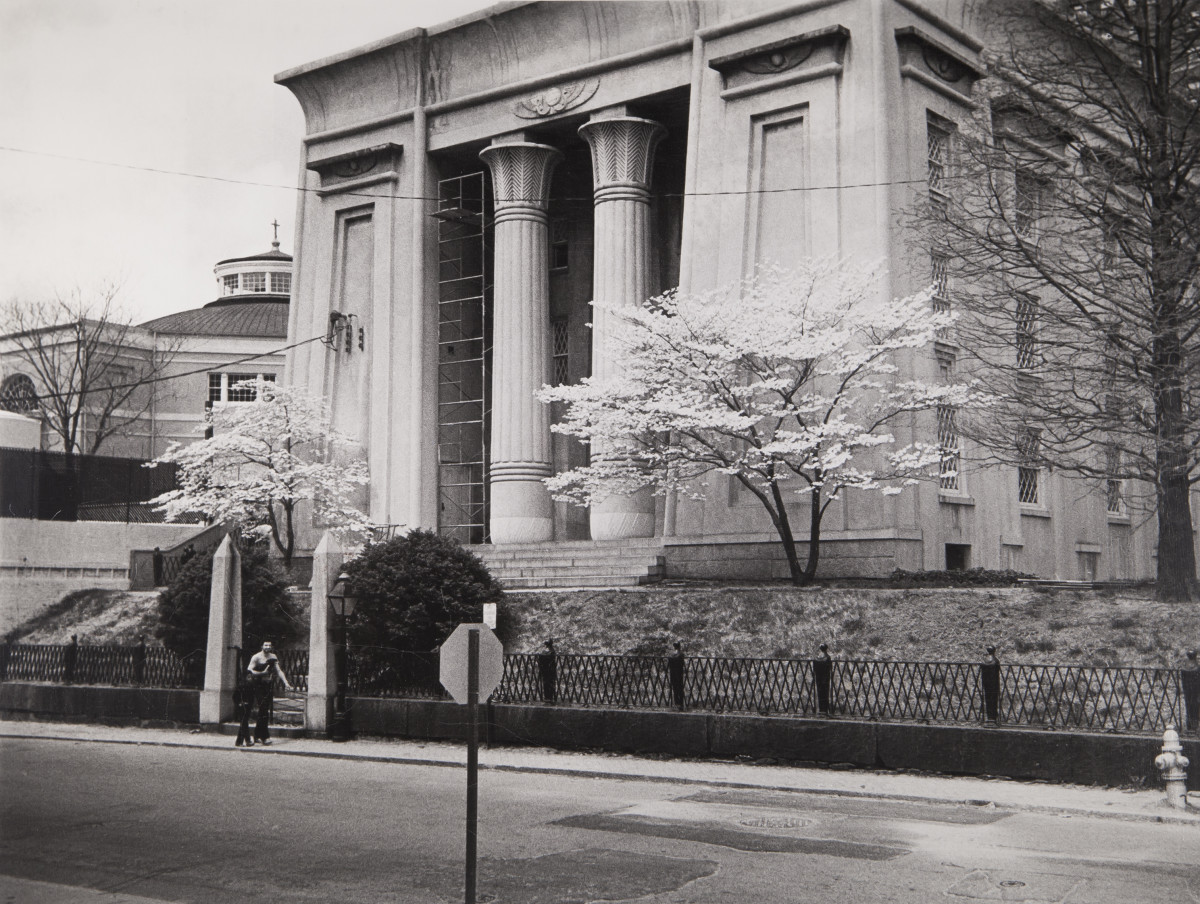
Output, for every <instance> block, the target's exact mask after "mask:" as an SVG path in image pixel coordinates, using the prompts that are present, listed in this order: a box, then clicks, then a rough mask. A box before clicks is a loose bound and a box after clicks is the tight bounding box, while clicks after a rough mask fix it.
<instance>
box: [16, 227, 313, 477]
mask: <svg viewBox="0 0 1200 904" xmlns="http://www.w3.org/2000/svg"><path fill="white" fill-rule="evenodd" d="M213 272H214V274H215V275H216V280H217V287H218V296H217V298H216V299H215V300H214V301H211V302H209V303H208V304H205V305H204V306H203V307H199V308H193V309H190V310H186V311H179V312H176V313H174V314H168V315H166V316H165V317H158V318H156V319H154V320H149V321H147V322H146V323H142V324H138V325H137V326H134V327H130V328H127V329H126V328H120V329H117V330H114V333H116V334H118V335H119V345H118V346H117V347H116V349H115V350H114V351H113V353H112V355H111V358H112V361H113V369H114V370H116V371H119V373H118V374H117V376H116V377H115V378H114V379H118V380H119V379H120V374H122V373H126V372H144V371H143V369H141V368H139V367H138V366H137V365H138V364H139V362H143V361H144V360H145V359H147V358H148V357H150V356H154V355H157V356H160V360H166V361H167V362H168V363H167V364H166V365H165V366H164V367H162V368H161V369H156V370H155V371H154V376H155V381H154V382H153V383H152V384H148V385H146V386H144V387H139V389H138V390H137V392H136V393H135V395H134V396H133V398H132V399H131V406H132V407H131V408H129V410H128V411H126V410H119V411H118V412H117V414H118V415H119V416H120V417H121V419H122V421H124V422H123V423H122V424H121V426H120V429H119V430H118V431H117V432H115V433H113V434H112V435H111V436H109V437H108V438H107V439H105V440H104V442H103V443H102V444H101V446H100V448H99V454H101V455H108V456H116V457H126V458H145V459H149V458H154V457H155V456H157V455H160V454H162V453H163V452H164V451H165V450H166V448H167V446H168V445H170V444H171V443H173V442H178V443H183V444H186V443H189V442H192V441H194V440H196V439H198V438H200V437H201V436H203V422H204V413H205V410H206V408H207V407H208V406H209V405H211V404H214V403H223V402H238V401H245V400H247V399H248V398H249V397H252V395H253V392H252V391H248V390H245V389H241V390H239V389H235V388H231V387H233V386H234V384H236V383H237V382H238V381H240V380H246V379H253V378H256V377H259V376H262V377H263V378H265V379H267V380H276V379H278V378H279V377H280V376H282V374H283V370H284V354H283V352H282V351H281V349H282V348H283V346H284V345H285V344H286V342H287V322H288V299H289V295H290V292H291V279H292V257H291V255H290V254H287V253H285V252H283V251H280V250H279V242H278V241H275V242H273V243H272V247H271V250H270V251H266V252H263V253H261V254H254V255H250V256H247V257H236V258H230V259H228V260H223V261H221V262H220V263H218V264H217V265H216V267H215V268H214V270H213ZM45 332H46V334H47V336H48V337H49V338H42V339H40V340H39V342H38V344H39V345H41V346H42V347H44V348H46V349H47V350H52V349H55V348H58V350H59V351H60V352H62V353H68V352H69V349H70V345H71V342H72V341H74V340H73V334H72V332H71V331H70V330H69V329H63V330H60V331H58V332H56V331H54V330H49V331H45ZM59 334H61V338H59ZM89 334H90V333H89ZM23 345H24V346H26V347H36V346H29V344H28V343H27V342H22V341H21V340H20V338H19V337H17V336H15V335H14V336H0V409H2V410H5V411H10V412H16V413H20V414H24V415H27V416H29V415H33V416H36V411H37V401H36V399H37V395H38V394H39V393H40V392H42V391H44V388H43V387H42V386H40V385H39V383H40V381H39V378H38V374H37V372H36V370H35V369H33V368H31V367H30V366H29V364H28V361H27V358H26V356H25V355H23V354H22V353H21V352H20V351H19V348H20V347H21V346H23ZM66 357H67V358H69V357H70V356H69V354H66ZM93 380H94V381H95V384H96V385H100V383H101V382H102V380H103V378H102V377H101V376H100V375H93ZM64 385H67V384H65V383H64ZM90 420H91V414H89V412H88V411H87V410H85V412H84V417H83V419H82V424H81V429H82V431H83V434H84V436H83V439H82V441H81V444H80V445H81V447H82V448H85V449H86V448H88V447H89V442H88V439H89V435H90V434H89V431H90V430H91V428H90V427H89V424H90ZM42 434H43V435H42V440H41V445H42V447H43V448H46V449H54V448H56V447H57V445H59V444H60V441H56V437H55V434H54V433H53V432H51V431H49V430H47V429H43V430H42ZM0 445H15V443H10V442H8V441H6V440H4V439H3V437H0Z"/></svg>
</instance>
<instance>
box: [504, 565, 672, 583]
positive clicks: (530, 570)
mask: <svg viewBox="0 0 1200 904" xmlns="http://www.w3.org/2000/svg"><path fill="white" fill-rule="evenodd" d="M491 572H492V576H493V577H495V578H497V579H498V580H503V579H505V578H525V577H542V576H544V577H558V576H569V575H577V576H579V577H580V578H594V577H600V576H603V575H611V576H613V577H628V576H631V575H645V576H647V577H662V574H663V566H662V564H661V563H658V562H655V563H653V564H648V565H607V566H606V565H603V564H594V563H591V562H589V563H586V564H580V565H570V564H557V563H555V564H538V563H529V564H525V563H522V564H521V565H519V566H517V565H509V566H507V567H505V568H493V569H491Z"/></svg>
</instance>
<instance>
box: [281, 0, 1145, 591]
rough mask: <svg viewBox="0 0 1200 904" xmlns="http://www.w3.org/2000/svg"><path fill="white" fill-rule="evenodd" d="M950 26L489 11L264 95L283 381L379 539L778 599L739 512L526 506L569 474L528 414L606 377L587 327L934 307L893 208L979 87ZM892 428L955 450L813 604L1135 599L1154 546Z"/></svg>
mask: <svg viewBox="0 0 1200 904" xmlns="http://www.w3.org/2000/svg"><path fill="white" fill-rule="evenodd" d="M972 6H973V5H972V4H970V3H964V2H961V0H804V2H789V3H781V2H777V0H746V2H737V3H727V2H710V3H700V2H657V0H655V2H643V3H611V2H571V3H556V2H543V3H507V4H501V5H500V6H497V7H494V8H493V9H490V10H488V11H485V12H481V13H478V14H475V15H471V16H467V17H464V18H461V19H458V20H455V21H453V22H449V23H447V24H445V25H443V26H440V27H437V28H430V29H417V30H413V31H409V32H405V33H402V34H399V35H395V36H392V37H388V38H384V39H382V40H380V41H378V42H376V43H374V44H371V45H369V46H366V47H363V48H360V49H357V50H353V51H350V52H347V53H343V54H340V55H338V56H335V57H331V58H328V59H325V60H320V61H317V62H314V63H310V64H308V65H303V66H300V67H298V68H295V69H292V70H289V71H287V72H284V73H281V74H280V75H279V76H277V79H276V80H277V82H278V83H279V84H281V85H283V86H285V87H286V88H288V89H289V90H290V91H291V92H292V93H293V94H294V95H295V97H296V99H297V100H298V101H299V103H300V105H301V106H302V107H303V110H304V114H305V117H306V123H307V134H306V135H305V136H304V139H303V145H302V172H303V188H304V189H305V192H304V194H303V200H302V202H301V205H300V211H299V219H298V226H297V234H296V249H297V250H296V253H297V261H298V265H297V272H296V277H295V286H294V291H293V304H292V308H291V311H290V318H291V319H290V323H289V337H290V340H291V341H292V342H298V341H302V340H305V339H308V338H310V337H314V336H319V335H322V334H327V338H328V341H327V342H326V343H324V344H316V343H310V344H308V345H303V346H300V347H297V348H296V349H294V350H293V351H291V352H290V353H289V358H288V368H289V379H290V380H292V381H293V382H298V383H302V384H307V385H308V386H309V387H310V388H312V389H313V390H316V391H318V392H320V393H322V394H324V395H326V396H328V397H329V398H330V399H331V402H332V405H333V412H334V415H333V416H334V421H335V426H337V427H338V428H339V429H341V430H342V431H344V432H346V433H348V434H350V435H352V436H353V437H355V438H357V440H358V441H359V442H360V443H361V444H362V446H363V448H364V449H365V450H366V451H365V454H366V456H367V458H368V461H369V465H370V471H371V487H370V500H371V501H370V507H371V514H372V517H373V518H375V520H377V521H379V522H382V523H388V524H398V525H406V526H422V527H428V528H435V529H437V530H439V531H441V532H442V533H444V534H448V535H450V536H454V537H457V538H458V539H460V540H462V541H463V542H466V543H474V544H483V543H486V544H489V545H488V546H487V547H486V548H484V552H485V555H486V556H487V557H488V558H489V559H490V560H491V561H492V562H494V563H496V564H497V565H498V566H499V567H500V568H501V574H502V575H505V576H507V577H508V578H509V579H510V580H512V581H514V582H528V576H529V575H537V576H539V577H538V578H537V581H538V582H543V583H554V582H565V583H574V584H587V583H589V582H597V583H598V582H601V581H603V582H604V583H608V584H611V583H612V582H613V580H614V579H615V576H616V575H617V574H619V573H620V571H621V566H628V567H627V568H626V569H625V570H627V571H628V572H630V573H629V574H627V575H626V576H625V578H626V579H628V580H629V581H631V582H632V581H636V580H641V579H645V578H646V577H648V576H653V575H654V574H656V573H661V569H662V567H664V566H665V570H666V573H667V574H669V575H680V576H683V575H692V576H700V575H705V576H725V577H747V578H762V577H770V576H776V577H777V576H782V575H784V574H786V569H785V566H784V563H783V557H782V552H781V551H780V549H779V546H778V540H777V537H776V535H775V533H774V531H773V530H772V527H771V525H770V522H769V521H768V519H767V516H766V513H765V512H764V511H763V510H762V508H761V506H760V505H759V503H758V502H757V501H756V500H755V499H753V498H752V497H750V495H749V494H747V493H745V492H742V493H739V492H738V491H737V487H736V486H735V485H731V486H730V487H728V488H725V487H715V486H710V487H709V491H708V493H707V496H706V498H705V499H704V500H702V501H697V500H691V499H683V498H679V499H672V498H668V499H626V500H621V501H620V502H616V503H606V504H604V505H603V506H601V507H597V508H595V509H593V510H592V511H590V512H588V511H585V510H581V509H577V508H569V507H567V506H566V505H564V504H557V503H554V502H552V501H551V499H550V498H549V496H548V495H547V492H546V490H545V487H544V486H543V484H542V479H543V478H544V477H546V476H548V475H550V474H551V473H553V472H555V471H556V470H561V469H563V468H565V467H567V466H570V465H574V464H577V463H579V462H580V461H581V460H582V458H581V456H582V455H584V454H585V453H584V452H583V451H582V450H581V449H579V448H577V447H574V448H573V447H572V446H570V445H569V444H568V443H567V442H566V441H565V440H564V439H563V438H562V437H558V436H555V435H552V434H551V432H550V430H549V426H550V422H551V419H552V418H553V417H554V415H555V412H554V411H552V410H550V409H549V408H547V407H546V406H543V405H540V404H539V403H538V402H537V401H536V400H535V399H534V392H535V390H536V389H537V388H538V387H539V386H541V385H542V384H543V383H546V382H561V381H576V380H578V379H580V378H581V377H584V376H586V375H589V374H603V373H605V371H606V368H608V367H610V366H611V363H612V356H611V351H610V349H609V347H608V342H609V337H608V335H607V331H606V329H605V326H604V324H603V323H598V324H595V325H594V328H593V326H592V325H591V323H590V321H591V308H590V307H589V302H591V301H592V300H593V299H596V300H605V301H608V302H612V303H617V304H628V305H634V304H638V303H639V302H641V301H642V300H643V299H645V298H646V297H647V296H648V295H650V294H652V293H656V292H658V291H660V290H663V289H666V288H669V287H673V286H676V285H679V286H681V287H683V288H684V289H685V290H686V289H692V290H698V289H703V288H706V287H710V286H716V285H720V284H724V283H728V282H730V281H733V280H736V279H738V278H740V277H741V276H743V275H745V274H746V273H748V272H749V271H750V270H752V269H753V268H754V266H755V265H756V264H757V263H758V262H761V261H767V260H773V261H778V262H783V263H786V262H787V260H788V259H790V258H791V259H794V258H796V257H800V256H851V257H861V258H863V259H867V260H876V259H884V260H887V261H889V262H890V264H891V266H890V267H889V271H890V277H889V282H888V284H887V285H886V286H885V287H884V291H885V292H886V293H888V294H889V295H899V294H906V293H908V292H911V291H915V290H916V289H918V288H920V287H922V286H923V285H926V284H928V283H930V282H931V281H932V282H935V283H937V281H938V269H937V265H936V261H935V260H932V259H931V257H930V255H929V254H928V253H927V252H926V253H925V254H924V257H922V256H921V254H920V253H917V254H916V257H915V258H914V252H913V250H912V249H911V247H909V245H908V244H907V243H906V238H907V237H906V236H905V235H903V234H902V230H901V227H900V226H899V225H898V220H897V216H896V211H897V210H898V208H899V207H900V206H901V205H903V204H904V203H906V202H908V201H910V199H911V192H912V186H913V185H914V184H916V185H919V186H920V187H921V188H922V189H924V188H928V189H929V190H930V191H933V192H936V191H939V190H946V189H945V186H943V185H940V184H939V183H938V178H939V175H940V173H941V172H942V169H943V167H944V164H945V155H946V154H947V153H948V151H947V147H948V143H949V141H950V138H951V136H952V134H953V129H954V124H955V122H956V121H957V120H958V119H959V118H960V117H962V116H964V115H965V114H966V112H967V111H969V110H971V109H972V108H973V107H974V106H975V105H976V103H977V101H976V100H975V99H973V90H974V86H975V83H976V81H977V80H978V79H979V77H980V76H981V75H982V73H983V66H982V63H981V57H980V54H981V51H982V50H983V47H984V44H983V42H982V40H981V39H980V37H979V35H978V34H977V26H976V25H975V24H974V23H973V22H972V20H971V17H970V10H971V8H972ZM954 355H955V349H954V347H953V344H952V343H943V344H941V345H939V348H938V349H937V351H936V353H933V352H931V353H930V354H929V355H928V356H927V357H925V358H923V359H921V360H918V361H916V362H913V364H912V367H913V369H914V372H915V373H916V374H918V375H920V376H923V377H926V378H930V379H936V378H937V375H938V373H939V371H940V369H942V368H947V367H950V366H952V364H953V358H954ZM907 429H908V430H909V436H908V439H914V438H925V439H931V438H934V437H936V438H937V440H938V441H939V442H941V443H942V444H943V446H944V447H946V448H947V449H952V450H957V452H958V453H959V456H960V467H959V468H958V469H957V473H954V474H950V473H947V474H946V475H945V476H944V478H943V480H941V481H940V483H939V482H937V481H935V482H932V483H929V484H925V485H922V486H919V487H915V488H911V489H909V490H906V491H905V492H904V493H903V494H901V495H899V496H897V497H889V498H881V497H879V496H875V495H867V494H856V493H851V494H849V495H847V496H846V497H845V498H844V499H841V500H839V501H838V502H837V503H836V504H835V506H834V507H833V508H831V509H830V511H829V513H828V514H827V516H826V519H825V528H824V529H823V532H822V536H823V539H824V544H823V554H822V568H821V573H823V574H826V575H874V576H878V575H885V574H887V573H889V572H891V571H892V570H893V569H894V568H897V567H902V568H906V569H938V568H946V567H949V568H966V567H975V566H983V567H989V568H998V567H1010V568H1017V569H1020V570H1022V571H1026V572H1031V573H1035V574H1038V575H1040V576H1045V577H1055V578H1061V579H1090V578H1098V579H1127V578H1137V577H1147V576H1150V575H1152V574H1153V573H1154V563H1153V558H1152V556H1153V531H1152V530H1146V529H1144V528H1142V527H1141V525H1140V523H1139V521H1138V519H1137V518H1134V517H1131V515H1130V513H1128V512H1127V511H1123V510H1121V509H1119V508H1118V509H1116V510H1114V509H1113V507H1112V506H1111V505H1109V504H1108V503H1107V502H1106V498H1105V494H1104V493H1103V492H1092V491H1090V490H1089V489H1087V488H1084V487H1081V486H1080V485H1079V484H1078V483H1073V482H1072V481H1070V480H1068V479H1066V478H1063V477H1062V476H1061V475H1058V474H1051V473H1049V472H1046V471H1040V470H1038V469H1036V468H1021V469H1017V468H1004V467H993V468H987V469H985V468H982V467H980V468H976V467H974V466H973V465H972V459H971V454H970V453H971V450H970V448H969V447H968V446H967V445H966V444H965V443H963V442H962V441H961V440H960V439H959V438H958V437H957V436H956V435H955V428H954V424H953V420H952V418H942V419H934V418H932V417H929V418H916V419H914V420H913V421H912V423H911V424H910V425H909V426H908V428H907ZM796 508H797V512H796V517H795V518H794V519H793V523H796V524H807V518H806V517H805V515H804V509H805V503H804V501H803V499H798V501H797V503H796ZM798 539H803V537H800V538H798ZM606 557H607V558H606ZM522 564H524V565H526V566H529V570H528V571H527V572H526V578H524V579H523V578H522V577H521V570H520V568H521V566H522ZM656 568H657V569H658V570H657V571H656ZM556 575H557V576H559V577H555V576H556Z"/></svg>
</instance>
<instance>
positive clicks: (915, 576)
mask: <svg viewBox="0 0 1200 904" xmlns="http://www.w3.org/2000/svg"><path fill="white" fill-rule="evenodd" d="M1032 577H1033V575H1029V574H1023V573H1022V572H1019V571H1011V570H1005V571H993V570H988V569H986V568H971V569H968V570H966V571H905V570H904V569H903V568H897V569H896V570H895V571H893V572H892V576H891V581H892V583H893V584H895V585H896V586H897V587H1014V586H1016V584H1017V582H1018V581H1021V580H1027V579H1030V578H1032Z"/></svg>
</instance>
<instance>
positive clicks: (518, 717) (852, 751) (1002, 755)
mask: <svg viewBox="0 0 1200 904" xmlns="http://www.w3.org/2000/svg"><path fill="white" fill-rule="evenodd" d="M350 704H351V713H350V714H351V722H352V725H353V728H354V730H355V731H356V732H359V733H362V734H364V735H376V736H383V737H395V738H409V739H416V740H449V741H464V740H466V737H467V711H466V707H465V706H459V705H458V704H455V703H448V702H444V701H440V700H386V699H378V698H368V697H355V698H352V699H351V701H350ZM0 718H2V719H33V718H49V719H59V720H62V721H100V722H124V723H150V724H196V723H197V722H199V719H200V692H199V691H198V690H180V689H167V688H135V687H95V686H80V685H61V684H20V683H15V682H6V683H2V684H0ZM481 719H482V720H484V722H483V724H482V725H481V728H480V734H481V736H482V737H484V738H485V739H486V740H487V741H489V742H491V743H495V744H513V745H533V746H539V747H554V748H558V749H562V750H580V749H590V750H608V751H613V752H620V753H635V754H650V753H654V754H668V755H671V756H688V757H700V758H706V757H708V758H719V759H729V758H732V757H736V756H743V757H753V758H755V759H771V760H778V761H781V762H788V763H796V764H820V765H838V766H841V765H851V766H858V767H862V768H868V769H919V770H922V771H926V772H935V773H943V774H948V775H995V776H1005V777H1007V778H1016V779H1039V780H1044V781H1053V782H1070V783H1074V784H1082V785H1108V786H1123V785H1135V786H1138V785H1141V786H1145V787H1151V788H1152V787H1156V786H1158V785H1159V784H1160V783H1161V782H1160V779H1159V776H1158V771H1157V770H1156V769H1155V768H1154V757H1155V756H1156V755H1157V754H1158V753H1159V751H1160V749H1161V747H1162V740H1161V738H1159V737H1155V736H1151V735H1116V734H1089V733H1085V732H1066V731H1035V730H1030V729H1019V728H999V727H988V726H975V725H919V724H913V723H901V722H861V721H851V720H841V719H811V718H792V717H782V716H752V715H732V714H727V713H688V712H666V711H646V710H624V709H622V710H616V709H599V708H582V707H579V708H575V707H557V706H510V705H488V706H485V707H482V708H481ZM1183 748H1184V749H1183V752H1184V755H1185V756H1187V757H1188V758H1190V759H1191V761H1192V763H1193V764H1195V765H1193V767H1192V768H1191V770H1190V774H1189V777H1188V788H1189V789H1191V790H1193V791H1196V790H1200V739H1197V738H1196V737H1195V736H1194V735H1192V736H1189V737H1187V738H1186V739H1184V741H1183Z"/></svg>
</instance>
